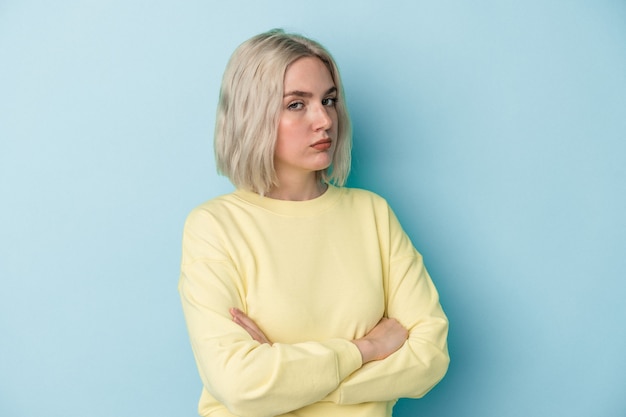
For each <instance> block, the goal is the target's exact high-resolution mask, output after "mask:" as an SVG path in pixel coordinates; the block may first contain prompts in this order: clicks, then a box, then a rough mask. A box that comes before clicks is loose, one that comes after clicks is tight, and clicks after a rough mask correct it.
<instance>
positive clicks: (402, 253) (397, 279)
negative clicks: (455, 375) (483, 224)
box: [326, 210, 449, 404]
mask: <svg viewBox="0 0 626 417" xmlns="http://www.w3.org/2000/svg"><path fill="white" fill-rule="evenodd" d="M388 218H389V220H388V221H389V223H388V224H386V225H385V226H388V230H389V235H388V236H389V240H388V250H389V252H388V254H387V253H384V254H383V256H388V259H389V261H388V264H387V267H386V274H385V292H386V294H385V298H386V315H387V316H388V317H392V318H395V319H396V320H398V321H399V322H400V323H401V324H402V325H404V326H405V327H406V328H407V329H408V331H409V337H408V340H407V342H406V343H405V344H404V346H403V347H402V348H400V350H398V351H397V352H395V353H394V354H393V355H391V356H389V357H388V358H386V359H384V360H382V361H376V362H371V363H368V364H366V365H365V366H363V367H362V368H361V369H359V370H358V371H356V372H355V373H353V374H352V375H351V376H349V377H348V378H347V379H346V380H345V381H343V383H342V384H341V385H340V386H339V387H338V389H337V390H335V391H334V392H333V393H331V394H330V395H329V396H328V397H327V398H326V400H327V401H333V402H336V403H338V404H357V403H361V402H365V401H389V400H393V399H397V398H401V397H409V398H419V397H422V396H423V395H425V394H426V393H427V392H428V391H429V390H430V389H431V388H432V387H433V386H434V385H436V384H437V382H439V381H440V380H441V378H443V376H444V375H445V373H446V371H447V368H448V364H449V356H448V349H447V342H446V341H447V333H448V321H447V318H446V316H445V314H444V312H443V310H442V308H441V305H440V303H439V296H438V293H437V290H436V289H435V286H434V285H433V282H432V280H431V278H430V276H429V274H428V272H427V271H426V268H425V267H424V263H423V260H422V256H421V255H420V254H419V253H418V252H417V251H416V250H415V249H414V247H413V245H412V243H411V241H410V240H409V238H408V236H406V234H405V233H404V231H403V230H402V228H401V226H400V224H399V223H398V221H397V219H396V217H395V215H394V214H393V212H392V211H391V210H389V217H388ZM383 229H386V227H383ZM383 240H386V239H383ZM384 246H387V245H386V244H385V245H384Z"/></svg>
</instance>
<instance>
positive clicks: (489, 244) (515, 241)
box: [0, 0, 626, 417]
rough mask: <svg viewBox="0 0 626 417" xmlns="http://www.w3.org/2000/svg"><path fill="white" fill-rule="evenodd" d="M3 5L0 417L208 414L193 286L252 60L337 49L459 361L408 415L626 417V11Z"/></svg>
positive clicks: (484, 6)
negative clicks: (236, 87)
mask: <svg viewBox="0 0 626 417" xmlns="http://www.w3.org/2000/svg"><path fill="white" fill-rule="evenodd" d="M384 3H387V4H385V5H383V2H382V1H380V2H375V1H356V0H353V1H343V2H341V1H335V0H332V1H331V0H318V1H314V2H298V3H294V2H282V1H265V2H254V1H230V2H214V3H213V2H209V1H199V0H194V1H173V0H170V1H163V0H161V1H147V0H146V1H123V0H111V1H103V0H101V1H96V0H92V1H88V0H85V1H78V0H69V1H60V2H45V1H32V0H20V1H17V0H13V1H12V0H4V1H0V141H1V142H0V195H1V203H0V227H1V230H0V257H1V258H0V279H1V283H2V285H1V287H0V415H1V416H10V417H26V416H29V417H30V416H36V415H45V416H50V417H83V416H90V417H100V416H102V417H127V416H128V417H130V416H132V417H136V416H150V417H165V416H167V417H170V416H194V415H196V403H197V400H198V396H199V393H200V380H199V378H198V376H197V373H196V369H195V363H194V361H193V357H192V354H191V349H190V347H189V343H188V339H187V333H186V329H185V325H184V320H183V317H182V312H181V308H180V305H179V300H178V294H177V291H176V285H177V280H178V270H179V260H180V237H181V229H182V225H183V221H184V219H185V217H186V215H187V213H188V212H189V211H190V210H191V208H193V207H194V206H196V205H197V204H199V203H201V202H202V201H204V200H207V199H209V198H211V197H213V196H216V195H218V194H222V193H225V192H229V191H230V190H231V189H232V188H231V186H230V184H229V183H228V181H227V180H226V179H224V178H222V177H219V176H217V175H216V173H215V165H214V162H213V155H212V129H213V123H214V113H215V107H216V102H217V95H218V89H219V83H220V78H221V74H222V72H223V69H224V66H225V64H226V61H227V59H228V57H229V56H230V54H231V52H232V51H233V50H234V48H235V47H236V46H237V45H238V44H239V43H241V42H242V41H243V40H245V39H247V38H248V37H250V36H252V35H254V34H256V33H258V32H261V31H265V30H267V29H270V28H273V27H283V28H285V29H287V30H294V31H298V32H301V33H304V34H306V35H308V36H311V37H313V38H315V39H317V40H319V41H320V42H321V43H323V44H324V45H326V46H327V47H328V48H329V49H330V50H331V51H332V52H333V54H334V55H335V57H336V59H337V61H338V63H339V65H340V67H341V69H342V74H343V77H344V81H345V86H346V90H347V101H348V105H349V106H350V108H351V112H352V117H353V121H354V125H355V150H354V167H353V174H352V177H351V180H350V183H351V185H353V186H359V187H364V188H368V189H371V190H373V191H376V192H378V193H379V194H381V195H383V196H384V197H386V198H387V199H388V200H389V202H390V203H391V205H392V206H393V207H394V209H395V211H396V212H397V214H398V217H399V218H400V220H401V221H402V223H403V225H404V226H405V229H406V230H407V232H408V233H409V235H410V236H411V238H412V239H413V242H414V244H415V245H416V247H417V248H418V249H419V250H420V251H421V252H422V253H423V254H424V256H425V260H426V264H427V266H428V268H429V270H430V272H431V274H432V276H433V277H434V280H435V282H436V284H437V286H438V288H439V290H440V293H441V299H442V303H443V305H444V308H445V309H446V311H447V313H448V314H449V317H450V320H451V332H450V339H449V342H450V351H451V356H452V364H451V367H450V370H449V373H448V375H447V376H446V378H445V379H444V380H443V381H442V382H441V384H440V385H439V386H437V387H436V388H435V389H434V390H433V391H432V392H431V393H430V394H429V395H427V397H426V398H424V399H422V400H403V401H401V402H400V403H399V404H398V406H397V407H396V415H397V416H407V417H408V416H438V417H446V416H450V417H452V416H454V417H466V416H467V417H474V416H476V417H511V416H524V417H526V416H533V417H535V416H568V417H578V416H580V417H588V416H594V417H617V416H626V396H625V393H626V359H625V352H626V332H625V331H624V327H625V326H624V323H625V322H626V306H625V303H624V299H625V298H626V283H625V281H624V271H625V270H626V261H625V259H626V256H625V255H624V251H625V249H626V220H625V213H626V192H625V191H626V190H625V188H626V187H625V184H626V168H625V167H626V163H625V159H626V2H624V1H617V0H614V1H609V0H588V1H582V0H581V1H576V0H570V1H565V0H563V1H559V0H552V1H540V0H526V1H517V2H513V1H485V0H478V1H469V0H468V1H460V0H459V1H451V0H443V1H430V2H427V1H395V2H384Z"/></svg>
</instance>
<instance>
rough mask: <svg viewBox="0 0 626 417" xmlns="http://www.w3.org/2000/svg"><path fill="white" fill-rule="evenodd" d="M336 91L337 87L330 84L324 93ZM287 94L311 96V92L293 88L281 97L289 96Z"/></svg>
mask: <svg viewBox="0 0 626 417" xmlns="http://www.w3.org/2000/svg"><path fill="white" fill-rule="evenodd" d="M336 92H337V87H335V86H332V87H330V88H329V89H328V90H326V92H325V93H324V95H325V96H327V95H329V94H332V93H336ZM289 96H296V97H305V98H310V97H313V93H309V92H308V91H300V90H293V91H288V92H286V93H285V95H284V96H283V97H289Z"/></svg>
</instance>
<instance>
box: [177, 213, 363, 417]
mask: <svg viewBox="0 0 626 417" xmlns="http://www.w3.org/2000/svg"><path fill="white" fill-rule="evenodd" d="M215 224H216V222H215V221H214V219H213V218H212V217H211V215H210V214H209V213H208V212H206V211H202V210H196V211H194V212H192V214H191V215H190V216H189V218H188V220H187V223H186V226H185V232H184V236H183V262H182V272H181V277H180V281H179V292H180V295H181V300H182V305H183V311H184V314H185V319H186V321H187V326H188V331H189V335H190V339H191V344H192V349H193V352H194V355H195V358H196V362H197V365H198V369H199V372H200V376H201V379H202V381H203V384H204V386H205V389H206V391H208V392H209V393H210V394H211V395H212V396H213V397H214V398H215V399H216V400H217V401H219V402H220V403H221V404H223V405H224V406H225V407H226V408H228V409H229V410H230V412H232V413H233V414H235V415H238V416H259V417H264V416H274V415H278V414H281V413H284V412H287V411H291V410H294V409H298V408H300V407H303V406H306V405H308V404H311V403H314V402H316V401H319V400H321V399H322V398H324V397H325V396H326V395H327V394H328V393H329V392H331V391H333V390H334V389H336V388H337V386H338V385H339V383H340V382H341V381H342V380H343V379H345V378H346V377H347V376H348V375H349V374H350V373H352V372H353V371H355V370H356V369H358V368H359V367H360V366H361V357H360V354H359V351H358V349H357V348H356V347H355V346H354V344H352V343H351V342H349V341H347V340H344V339H340V338H336V339H329V340H326V341H323V342H303V343H294V344H285V343H275V344H274V345H273V346H270V345H267V344H263V345H262V344H259V343H258V342H256V341H254V340H252V339H251V338H250V336H249V335H248V334H247V333H246V332H245V331H244V330H243V329H241V328H240V327H239V326H238V325H236V324H235V323H233V322H232V320H231V318H230V316H229V313H228V311H229V308H231V307H238V308H240V309H242V310H244V311H246V302H245V296H246V291H247V288H246V283H245V282H244V281H243V280H242V279H241V276H240V274H241V272H240V270H238V269H237V268H236V267H235V265H234V264H233V262H232V260H231V259H229V255H228V253H226V252H225V251H224V247H223V243H222V242H221V241H220V239H221V238H222V237H223V233H222V232H220V231H219V230H218V228H214V225H215Z"/></svg>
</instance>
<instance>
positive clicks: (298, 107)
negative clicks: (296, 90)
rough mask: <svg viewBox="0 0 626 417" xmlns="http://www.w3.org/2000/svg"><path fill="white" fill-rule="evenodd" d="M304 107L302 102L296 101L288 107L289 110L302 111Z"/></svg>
mask: <svg viewBox="0 0 626 417" xmlns="http://www.w3.org/2000/svg"><path fill="white" fill-rule="evenodd" d="M303 107H304V103H303V102H301V101H294V102H293V103H289V104H288V105H287V109H288V110H301V109H302V108H303Z"/></svg>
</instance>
